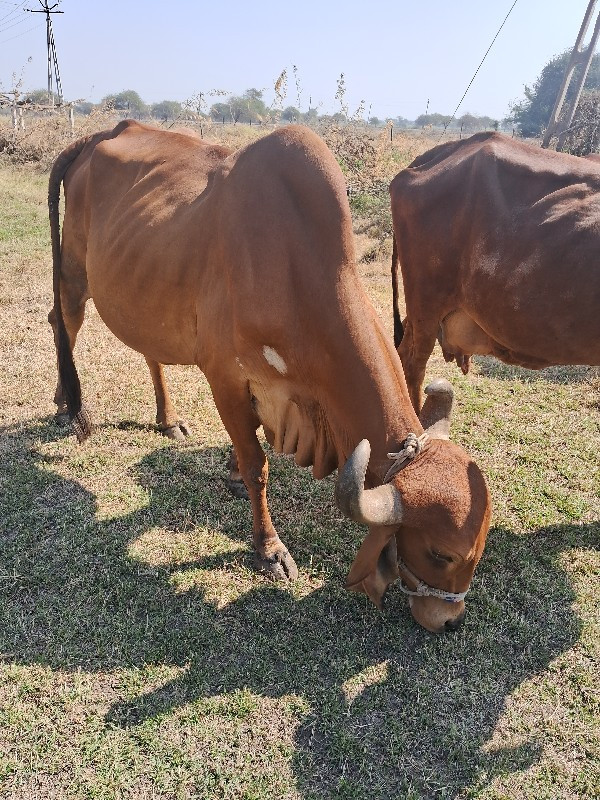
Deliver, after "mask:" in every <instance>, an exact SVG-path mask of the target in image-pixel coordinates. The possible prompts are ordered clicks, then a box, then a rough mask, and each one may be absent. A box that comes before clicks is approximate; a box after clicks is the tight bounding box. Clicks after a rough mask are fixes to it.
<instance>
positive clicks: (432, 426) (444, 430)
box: [419, 378, 454, 439]
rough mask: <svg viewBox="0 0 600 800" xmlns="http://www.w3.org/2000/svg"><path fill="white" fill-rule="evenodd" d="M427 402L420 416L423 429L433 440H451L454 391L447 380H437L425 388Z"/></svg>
mask: <svg viewBox="0 0 600 800" xmlns="http://www.w3.org/2000/svg"><path fill="white" fill-rule="evenodd" d="M425 394H426V398H425V402H424V403H423V408H422V409H421V413H420V414H419V420H420V422H421V425H422V426H423V429H424V430H425V431H426V433H428V434H429V435H430V436H431V438H432V439H449V438H450V417H451V415H452V403H453V402H454V390H453V389H452V384H451V383H450V382H449V381H447V380H445V378H437V379H436V380H434V381H432V382H431V383H430V384H429V385H428V386H426V387H425Z"/></svg>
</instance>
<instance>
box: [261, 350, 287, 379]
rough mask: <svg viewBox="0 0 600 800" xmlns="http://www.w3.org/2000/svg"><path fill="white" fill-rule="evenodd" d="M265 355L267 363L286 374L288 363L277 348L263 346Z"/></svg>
mask: <svg viewBox="0 0 600 800" xmlns="http://www.w3.org/2000/svg"><path fill="white" fill-rule="evenodd" d="M263 356H264V357H265V359H266V361H267V363H269V364H270V365H271V366H272V367H274V368H275V369H276V370H277V372H279V373H280V374H281V375H285V373H286V372H287V364H286V363H285V361H284V360H283V358H282V357H281V356H280V355H279V353H278V352H277V350H273V348H272V347H269V346H268V345H265V346H264V347H263Z"/></svg>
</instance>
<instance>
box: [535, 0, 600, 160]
mask: <svg viewBox="0 0 600 800" xmlns="http://www.w3.org/2000/svg"><path fill="white" fill-rule="evenodd" d="M597 3H598V0H590V2H589V4H588V7H587V11H586V12H585V16H584V18H583V22H582V23H581V28H580V30H579V34H578V36H577V40H576V42H575V46H574V47H573V51H572V52H571V57H570V59H569V63H568V64H567V69H566V70H565V74H564V77H563V80H562V84H561V87H560V89H559V92H558V96H557V98H556V103H555V104H554V108H553V110H552V114H551V115H550V120H549V122H548V127H547V128H546V132H545V133H544V138H543V140H542V147H548V145H549V144H550V140H551V139H552V137H553V136H558V144H557V146H556V149H557V150H561V149H562V146H563V145H564V143H565V138H566V136H567V132H568V129H569V127H570V125H571V123H572V122H573V117H574V116H575V112H576V111H577V106H578V104H579V98H580V97H581V92H582V91H583V85H584V83H585V79H586V77H587V74H588V70H589V68H590V64H591V61H592V57H593V55H594V50H595V49H596V43H597V42H598V36H599V35H600V15H599V16H598V18H597V19H596V25H595V27H594V32H593V34H592V38H591V39H590V43H589V44H588V46H587V47H586V48H585V49H584V48H583V47H582V42H583V38H584V36H585V34H586V33H587V29H588V27H589V24H590V21H591V18H592V14H593V13H594V10H595V7H596V5H597ZM579 65H581V70H580V73H579V75H578V77H577V81H576V83H575V96H574V98H573V102H572V103H571V107H570V108H569V111H568V112H567V114H566V115H565V118H564V120H560V112H561V111H562V107H563V104H564V101H565V97H566V95H567V90H568V88H569V85H570V83H571V80H572V78H573V73H574V72H575V69H576V67H578V66H579Z"/></svg>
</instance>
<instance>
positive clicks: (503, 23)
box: [438, 0, 519, 141]
mask: <svg viewBox="0 0 600 800" xmlns="http://www.w3.org/2000/svg"><path fill="white" fill-rule="evenodd" d="M518 2H519V0H515V2H514V3H513V4H512V6H511V7H510V9H509V10H508V14H507V15H506V16H505V17H504V20H503V21H502V25H500V27H499V28H498V30H497V31H496V35H495V36H494V38H493V39H492V41H491V43H490V46H489V47H488V49H487V50H486V51H485V55H484V56H483V58H482V59H481V61H480V62H479V66H478V67H477V69H476V70H475V72H474V74H473V77H472V78H471V80H470V81H469V85H468V86H467V88H466V89H465V91H464V94H463V96H462V97H461V98H460V101H459V103H458V105H457V106H456V108H455V109H454V113H453V114H452V116H451V117H450V119H449V120H448V122H447V123H446V124H445V125H444V130H443V131H442V133H441V135H440V139H441V138H442V136H443V135H444V134H445V133H446V129H447V128H448V125H450V123H451V122H452V120H453V119H454V118H455V117H456V112H457V111H458V109H459V108H460V107H461V105H462V101H463V100H464V99H465V97H466V96H467V92H468V91H469V89H470V88H471V84H472V83H473V81H474V80H475V78H476V77H477V73H478V72H479V70H480V69H481V67H482V65H483V62H484V61H485V60H486V58H487V56H488V53H489V52H490V50H491V49H492V47H493V46H494V42H495V41H496V39H497V38H498V36H499V35H500V31H501V30H502V28H503V27H504V25H505V24H506V20H507V19H508V18H509V17H510V15H511V13H512V10H513V8H514V7H515V6H516V5H517V3H518ZM438 141H439V140H438Z"/></svg>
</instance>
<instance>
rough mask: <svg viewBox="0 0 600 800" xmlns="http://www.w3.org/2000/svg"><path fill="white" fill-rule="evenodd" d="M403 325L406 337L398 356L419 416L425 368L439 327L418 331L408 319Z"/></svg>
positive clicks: (403, 339)
mask: <svg viewBox="0 0 600 800" xmlns="http://www.w3.org/2000/svg"><path fill="white" fill-rule="evenodd" d="M403 325H404V336H403V337H402V341H401V342H400V346H399V347H398V354H399V355H400V359H401V361H402V367H403V368H404V376H405V378H406V384H407V386H408V394H409V396H410V399H411V402H412V404H413V407H414V409H415V411H416V413H417V415H418V414H419V412H420V411H421V407H422V405H423V381H424V380H425V368H426V366H427V360H428V358H429V356H430V355H431V353H432V352H433V348H434V346H435V340H436V336H437V327H438V326H437V323H436V325H435V326H433V327H432V328H430V329H428V328H425V327H422V326H420V327H419V328H418V330H417V329H415V326H414V324H413V323H412V321H411V320H410V319H408V318H407V319H406V320H405V321H404V323H403Z"/></svg>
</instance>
